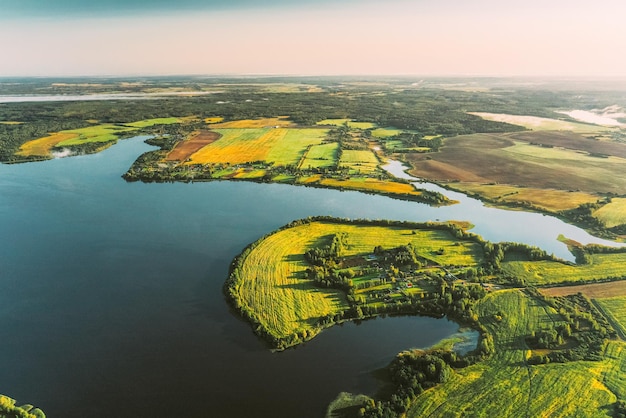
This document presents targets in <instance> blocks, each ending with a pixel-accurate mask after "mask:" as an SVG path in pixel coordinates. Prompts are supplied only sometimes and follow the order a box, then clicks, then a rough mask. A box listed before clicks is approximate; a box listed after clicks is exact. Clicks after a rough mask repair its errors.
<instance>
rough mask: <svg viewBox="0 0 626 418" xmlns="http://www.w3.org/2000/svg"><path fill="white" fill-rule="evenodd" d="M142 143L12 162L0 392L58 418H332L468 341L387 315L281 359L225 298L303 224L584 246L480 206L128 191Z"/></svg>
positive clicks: (306, 194)
mask: <svg viewBox="0 0 626 418" xmlns="http://www.w3.org/2000/svg"><path fill="white" fill-rule="evenodd" d="M142 139H143V138H135V139H129V140H124V141H120V142H119V143H118V144H117V145H115V146H113V147H111V148H109V149H107V150H106V151H104V152H102V153H99V154H95V155H88V156H77V157H72V158H64V159H56V160H50V161H44V162H38V163H29V164H19V165H0V235H1V236H2V238H3V239H2V240H1V241H0V254H1V258H0V286H1V288H2V292H0V315H1V318H2V321H0V335H2V336H3V344H1V345H0V393H5V394H7V395H9V396H12V397H15V398H17V399H18V400H19V401H21V402H29V403H33V404H35V405H37V406H39V407H41V408H43V409H44V410H45V411H46V413H47V414H48V416H50V417H63V418H74V417H76V418H78V417H81V418H82V417H90V418H100V417H102V418H105V417H107V418H109V417H112V416H114V417H119V418H126V417H128V418H130V417H137V416H141V417H148V416H163V415H164V414H170V415H172V416H182V415H184V416H189V417H192V418H196V417H197V418H201V417H207V416H211V417H235V418H237V417H250V416H259V417H277V418H281V417H285V418H287V417H302V418H306V417H320V416H322V415H323V413H324V410H325V408H326V405H327V404H328V402H330V401H331V400H332V399H333V398H334V397H335V396H336V395H337V394H338V393H339V392H340V391H351V392H365V393H370V394H371V393H373V392H375V391H376V389H377V387H378V386H379V382H378V381H377V380H376V379H375V378H374V377H373V375H372V372H373V371H375V370H376V369H378V368H380V367H383V366H384V365H385V364H387V363H388V362H389V361H390V360H391V359H392V358H393V357H394V355H395V354H396V353H398V352H399V351H401V350H403V349H407V348H410V347H426V346H429V345H432V344H433V343H435V342H437V341H439V340H440V339H442V338H445V337H448V336H450V335H452V334H454V333H455V332H456V331H457V330H458V326H457V325H456V324H454V323H452V322H449V321H447V320H445V319H443V320H441V319H439V320H438V319H433V318H420V317H389V318H384V319H376V320H370V321H364V322H362V323H361V324H360V325H356V324H352V323H348V324H344V325H342V326H337V327H334V328H331V329H329V330H326V331H324V332H323V333H322V334H320V335H319V336H318V337H316V338H315V339H313V340H312V341H310V342H308V343H306V344H304V345H302V346H300V347H297V348H295V349H290V350H287V351H285V352H282V353H272V352H270V350H269V349H268V347H267V346H266V345H265V343H264V342H263V341H261V340H259V339H258V338H257V337H256V336H255V335H254V334H253V333H252V330H251V327H250V326H249V325H248V324H247V323H246V322H245V321H242V320H241V319H239V318H238V317H237V316H236V315H234V314H233V312H232V311H231V310H230V309H229V307H228V305H227V304H226V302H225V300H224V296H223V294H222V285H223V283H224V280H225V279H226V276H227V274H228V267H229V264H230V262H231V260H232V259H233V257H234V256H236V255H237V254H238V253H239V252H240V251H241V250H242V249H243V248H244V247H245V246H246V245H247V244H249V243H250V242H252V241H254V240H256V239H258V238H259V237H261V236H263V235H264V234H266V233H268V232H270V231H272V230H274V229H276V228H278V227H280V226H282V225H284V224H286V223H288V222H290V221H292V220H294V219H298V218H304V217H307V216H315V215H330V216H337V217H350V218H369V219H378V218H386V219H396V220H410V221H425V220H435V219H441V220H446V219H468V220H470V221H471V222H472V223H474V224H476V227H475V229H474V231H475V232H477V233H480V234H482V235H483V236H484V237H485V238H487V239H490V240H494V241H500V240H504V239H505V240H508V241H523V242H527V243H531V244H534V245H539V246H540V247H542V248H544V249H547V250H548V251H552V252H555V253H556V254H559V255H564V251H563V247H564V246H563V245H562V244H561V243H560V242H558V241H556V239H555V238H556V236H557V235H558V234H559V233H563V234H564V235H566V236H568V237H571V238H574V239H577V240H580V236H581V235H579V234H583V232H581V231H580V230H579V229H578V228H575V227H572V226H569V225H567V224H564V223H562V222H561V221H558V220H556V219H554V218H551V217H547V216H542V215H536V214H527V213H524V212H509V211H502V210H499V209H493V208H486V207H484V206H482V205H478V204H476V203H475V202H473V200H472V199H469V200H467V201H464V202H462V203H461V204H459V205H453V206H449V207H443V208H432V207H429V206H426V205H423V204H419V203H415V202H406V201H400V200H394V199H390V198H388V197H384V196H375V195H367V194H363V193H358V192H340V191H336V190H327V189H315V188H307V187H296V186H289V185H280V184H257V183H248V182H210V183H193V184H184V183H163V184H143V183H126V182H124V181H123V180H122V179H121V177H120V175H121V174H122V173H123V172H124V171H125V170H126V169H127V168H128V167H129V166H130V164H131V163H132V162H133V160H134V159H135V158H136V157H137V156H138V155H139V154H141V153H142V152H145V151H146V150H148V149H150V147H149V146H147V145H145V144H144V143H143V142H142ZM445 193H446V194H449V195H450V193H449V192H447V191H446V192H445ZM452 197H453V198H455V199H456V198H457V197H458V196H456V195H453V196H452ZM502 212H506V213H511V214H515V216H516V218H515V219H511V218H505V219H502V220H501V219H499V217H500V216H505V215H504V214H502ZM506 216H508V215H506ZM535 222H538V223H539V224H535ZM373 245H374V244H373ZM565 252H566V251H565Z"/></svg>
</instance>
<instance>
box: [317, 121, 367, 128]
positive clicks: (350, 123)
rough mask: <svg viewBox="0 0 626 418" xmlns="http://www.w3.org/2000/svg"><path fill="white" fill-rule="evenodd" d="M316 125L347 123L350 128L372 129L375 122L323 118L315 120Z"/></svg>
mask: <svg viewBox="0 0 626 418" xmlns="http://www.w3.org/2000/svg"><path fill="white" fill-rule="evenodd" d="M317 125H331V126H341V125H348V126H349V127H350V128H352V129H373V128H375V127H376V124H375V123H372V122H357V121H354V120H351V119H324V120H321V121H319V122H317Z"/></svg>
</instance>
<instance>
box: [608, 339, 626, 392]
mask: <svg viewBox="0 0 626 418" xmlns="http://www.w3.org/2000/svg"><path fill="white" fill-rule="evenodd" d="M603 357H604V360H603V361H602V374H603V382H604V384H605V385H606V386H607V387H608V388H609V389H610V390H611V391H612V392H613V393H615V394H616V395H618V396H619V397H620V398H621V399H626V343H624V342H621V341H609V342H608V343H607V345H606V349H605V351H604V354H603Z"/></svg>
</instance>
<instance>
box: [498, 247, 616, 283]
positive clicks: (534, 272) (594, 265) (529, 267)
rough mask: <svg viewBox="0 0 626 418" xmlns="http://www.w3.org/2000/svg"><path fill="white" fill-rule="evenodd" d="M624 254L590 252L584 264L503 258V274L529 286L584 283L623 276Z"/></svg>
mask: <svg viewBox="0 0 626 418" xmlns="http://www.w3.org/2000/svg"><path fill="white" fill-rule="evenodd" d="M624 266H626V254H624V253H621V254H592V255H591V260H590V261H589V262H588V263H587V264H581V265H567V264H563V263H559V262H555V261H505V262H503V263H502V270H503V272H504V274H506V275H509V276H511V277H516V278H518V279H519V280H523V281H524V282H525V283H527V284H529V285H550V284H557V283H570V284H571V283H584V282H592V281H597V280H604V279H609V278H619V277H624V276H625V275H626V271H625V269H624Z"/></svg>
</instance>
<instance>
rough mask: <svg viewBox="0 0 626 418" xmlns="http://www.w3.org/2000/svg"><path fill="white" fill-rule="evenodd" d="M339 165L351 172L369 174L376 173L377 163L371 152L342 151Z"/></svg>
mask: <svg viewBox="0 0 626 418" xmlns="http://www.w3.org/2000/svg"><path fill="white" fill-rule="evenodd" d="M339 165H340V166H341V167H348V168H349V169H350V171H351V172H356V173H362V174H369V173H372V172H374V171H376V169H377V168H378V165H379V161H378V158H376V155H375V154H374V153H373V152H372V151H359V150H343V152H342V153H341V159H340V160H339Z"/></svg>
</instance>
